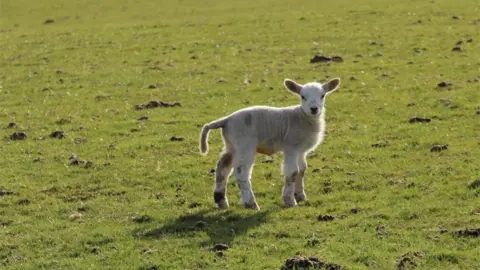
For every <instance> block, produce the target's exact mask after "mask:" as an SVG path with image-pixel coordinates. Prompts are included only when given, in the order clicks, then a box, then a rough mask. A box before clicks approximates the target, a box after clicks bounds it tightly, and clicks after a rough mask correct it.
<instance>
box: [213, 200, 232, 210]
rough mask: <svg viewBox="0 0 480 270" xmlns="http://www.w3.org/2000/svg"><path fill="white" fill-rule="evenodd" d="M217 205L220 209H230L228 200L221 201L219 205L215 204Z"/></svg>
mask: <svg viewBox="0 0 480 270" xmlns="http://www.w3.org/2000/svg"><path fill="white" fill-rule="evenodd" d="M215 205H216V206H217V207H218V208H219V209H227V208H228V207H229V205H228V201H227V200H222V201H219V202H218V203H215Z"/></svg>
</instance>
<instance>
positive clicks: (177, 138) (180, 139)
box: [170, 136, 184, 142]
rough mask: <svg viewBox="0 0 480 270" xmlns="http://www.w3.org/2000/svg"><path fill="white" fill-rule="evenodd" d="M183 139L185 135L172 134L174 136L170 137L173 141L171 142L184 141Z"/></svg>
mask: <svg viewBox="0 0 480 270" xmlns="http://www.w3.org/2000/svg"><path fill="white" fill-rule="evenodd" d="M183 140H184V138H183V137H177V136H172V137H171V138H170V141H171V142H181V141H183Z"/></svg>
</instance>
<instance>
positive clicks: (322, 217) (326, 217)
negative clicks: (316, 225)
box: [317, 215, 335, 221]
mask: <svg viewBox="0 0 480 270" xmlns="http://www.w3.org/2000/svg"><path fill="white" fill-rule="evenodd" d="M334 219H335V217H334V216H331V215H319V216H318V217H317V220H318V221H332V220H334Z"/></svg>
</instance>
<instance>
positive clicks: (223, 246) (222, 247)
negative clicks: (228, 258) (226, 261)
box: [211, 244, 228, 251]
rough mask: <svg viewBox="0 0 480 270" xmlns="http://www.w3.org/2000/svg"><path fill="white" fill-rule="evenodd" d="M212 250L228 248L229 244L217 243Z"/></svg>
mask: <svg viewBox="0 0 480 270" xmlns="http://www.w3.org/2000/svg"><path fill="white" fill-rule="evenodd" d="M211 250H213V251H219V250H222V251H223V250H228V245H227V244H215V245H213V247H211Z"/></svg>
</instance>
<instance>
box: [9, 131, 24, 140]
mask: <svg viewBox="0 0 480 270" xmlns="http://www.w3.org/2000/svg"><path fill="white" fill-rule="evenodd" d="M26 138H27V133H25V132H23V131H19V132H14V133H13V134H12V135H10V140H14V141H19V140H25V139H26Z"/></svg>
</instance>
